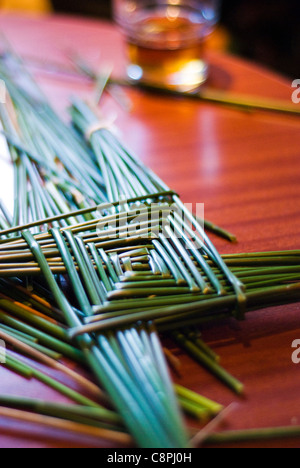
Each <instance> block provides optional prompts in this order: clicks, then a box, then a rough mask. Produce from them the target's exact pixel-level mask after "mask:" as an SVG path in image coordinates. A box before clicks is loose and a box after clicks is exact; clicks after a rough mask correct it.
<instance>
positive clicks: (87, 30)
mask: <svg viewBox="0 0 300 468" xmlns="http://www.w3.org/2000/svg"><path fill="white" fill-rule="evenodd" d="M0 28H1V31H2V32H4V33H5V35H6V36H7V37H8V39H9V40H10V41H11V43H12V45H13V46H14V47H15V48H16V50H17V51H18V52H19V53H20V54H21V55H22V56H23V57H27V58H28V57H31V58H37V59H39V60H42V61H44V63H45V64H47V62H48V61H49V60H51V61H52V60H55V61H58V62H59V63H61V64H66V56H65V51H66V50H68V49H76V51H77V52H78V53H79V54H82V55H84V57H85V58H86V59H87V60H88V61H89V62H90V63H91V64H94V65H95V66H96V67H99V66H100V65H101V64H106V63H107V62H109V63H113V64H114V66H115V72H116V73H118V74H120V73H122V69H123V66H124V46H123V41H122V37H121V35H120V33H119V32H118V31H117V30H116V29H115V28H114V27H113V26H111V25H109V24H105V23H98V22H95V21H87V20H80V19H69V18H63V17H49V18H44V19H30V18H27V19H24V18H18V17H12V16H0ZM209 60H210V63H211V79H210V85H211V86H214V87H216V88H221V89H224V90H231V91H234V92H239V93H245V94H248V95H251V94H252V95H255V96H262V97H272V98H282V99H285V100H286V101H287V102H291V94H292V91H293V89H292V88H291V82H290V81H289V80H286V79H283V78H281V77H278V76H277V75H276V74H274V73H271V72H268V71H266V70H264V69H261V68H258V67H257V66H256V65H255V64H249V63H245V62H243V61H242V60H240V59H237V58H234V57H231V56H228V55H224V54H221V53H219V52H213V51H211V52H210V53H209ZM36 76H37V78H38V81H39V83H40V84H41V86H42V88H43V89H44V90H45V92H47V94H48V95H49V96H50V99H51V101H52V102H53V105H54V106H55V107H56V109H58V110H59V111H61V112H62V113H63V112H64V111H63V109H64V108H65V105H66V103H67V102H68V98H69V96H70V94H75V93H76V94H79V95H80V96H87V95H88V93H89V92H90V91H91V87H90V86H89V85H88V84H87V83H85V82H82V81H80V80H76V79H73V78H71V77H68V76H65V77H63V76H60V77H58V76H55V75H53V74H49V75H47V76H46V75H45V74H44V73H36ZM294 78H300V77H294ZM127 94H128V96H129V97H130V99H131V101H132V110H131V113H130V114H128V113H127V112H125V111H124V110H122V109H121V108H120V107H119V106H117V105H116V104H115V103H113V101H112V100H111V99H110V98H109V99H105V102H103V108H104V111H105V113H106V115H111V114H112V113H114V112H115V111H117V113H118V118H117V125H118V127H119V128H120V130H121V135H122V138H123V139H124V140H125V141H126V142H127V143H128V144H129V146H131V147H132V148H133V150H134V151H135V152H136V153H137V154H138V155H139V156H140V157H141V158H142V159H143V161H144V162H145V163H146V164H147V165H149V166H150V167H151V168H152V169H153V170H154V171H156V172H157V173H158V174H159V175H160V176H161V177H162V178H163V179H164V180H165V181H166V182H167V183H168V184H169V186H170V187H171V188H173V189H174V190H176V191H178V192H179V193H180V194H181V196H182V198H183V200H184V201H185V202H189V203H202V202H203V203H205V212H206V217H207V218H208V219H211V220H212V221H214V222H216V223H219V224H220V225H222V226H224V227H225V228H227V229H229V230H231V231H233V232H234V233H235V234H236V235H237V236H238V239H239V243H238V244H237V245H230V244H228V243H226V242H225V241H222V240H220V239H217V238H215V237H213V240H214V242H215V244H216V246H217V247H218V248H219V250H220V252H222V253H227V252H242V251H249V252H250V251H252V252H254V251H259V250H282V249H290V248H291V249H294V248H295V249H296V248H299V239H300V203H299V200H300V184H299V180H300V131H299V130H300V120H299V117H291V116H285V115H275V114H269V113H263V112H252V113H249V112H244V111H240V110H237V109H229V108H225V107H221V106H217V105H209V104H204V103H199V102H192V101H186V100H182V99H174V98H170V97H162V96H155V95H150V94H147V93H143V92H141V91H138V90H131V91H127ZM299 105H300V104H299ZM203 335H204V338H205V340H206V341H207V342H208V343H209V344H210V345H212V347H213V348H214V349H215V350H217V351H218V353H219V354H220V355H221V357H222V364H223V365H224V367H225V368H227V369H228V370H229V371H230V372H231V373H232V374H233V375H235V376H236V377H238V378H239V379H241V380H242V381H243V382H244V383H245V386H246V396H245V398H243V399H238V398H237V397H235V396H234V395H232V393H231V392H230V391H229V390H227V389H226V388H224V387H223V386H222V385H221V384H219V383H218V382H217V381H216V380H215V379H214V378H213V377H211V376H210V375H208V374H207V373H206V372H205V371H204V370H203V369H201V368H200V367H199V366H197V365H196V364H195V363H194V362H193V361H192V360H191V359H190V358H188V357H187V356H185V355H184V354H183V353H179V355H180V357H181V359H182V363H183V372H182V374H183V375H182V379H180V380H179V381H180V382H182V383H184V384H185V385H186V386H188V387H190V388H191V389H194V390H196V391H198V392H200V393H202V394H204V395H206V396H208V397H211V398H213V399H216V400H217V401H219V402H221V403H223V404H225V405H227V404H230V403H231V402H236V403H237V407H236V409H235V410H234V411H233V412H232V413H231V415H230V416H229V417H228V423H227V424H226V426H225V427H226V428H227V429H236V428H239V429H247V428H255V427H265V426H280V425H290V424H300V393H299V384H300V365H299V366H297V365H295V364H293V363H292V360H291V354H292V348H291V344H292V342H293V341H294V340H295V339H300V305H299V304H295V305H291V306H287V307H278V308H273V309H268V310H264V311H259V312H255V313H251V314H250V315H249V316H248V317H247V320H246V321H245V322H243V323H236V322H235V321H233V320H229V321H226V322H223V323H219V324H212V325H210V326H207V327H205V329H204V330H203ZM0 391H1V393H10V394H17V395H25V396H33V397H39V398H43V399H47V400H56V401H65V400H64V399H63V398H62V397H60V396H59V395H57V394H56V393H55V392H54V391H52V390H50V389H48V388H46V387H44V386H43V385H42V384H40V383H39V382H36V381H34V380H33V381H29V382H28V381H24V380H23V379H22V378H21V377H18V376H17V375H15V374H13V373H11V372H9V371H7V370H5V369H4V368H3V366H2V367H0ZM91 445H93V446H94V445H96V446H99V447H102V446H105V445H107V444H103V443H102V442H101V441H92V440H87V439H85V440H84V439H80V440H78V437H75V436H66V435H65V434H61V433H59V434H58V433H56V432H53V431H52V432H51V431H49V430H45V429H41V428H37V427H33V426H32V427H31V426H30V427H29V426H25V425H23V424H18V423H12V422H8V421H6V420H4V419H2V418H0V447H62V446H63V447H74V446H80V447H81V446H91ZM240 446H243V447H245V446H249V447H258V446H262V447H299V446H300V441H299V440H298V441H297V440H289V441H276V442H264V443H260V444H258V443H251V444H250V443H249V444H242V445H240Z"/></svg>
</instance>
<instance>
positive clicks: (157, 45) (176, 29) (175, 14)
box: [127, 6, 208, 90]
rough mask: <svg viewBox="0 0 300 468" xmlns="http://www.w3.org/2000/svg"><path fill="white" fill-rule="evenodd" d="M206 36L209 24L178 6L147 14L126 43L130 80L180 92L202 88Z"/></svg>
mask: <svg viewBox="0 0 300 468" xmlns="http://www.w3.org/2000/svg"><path fill="white" fill-rule="evenodd" d="M207 32H208V24H207V22H205V21H203V17H202V16H201V17H200V16H199V14H197V13H195V12H192V11H185V10H184V9H183V8H180V7H175V6H172V7H167V8H164V9H159V10H157V11H154V12H152V13H151V11H150V12H148V13H147V14H145V15H143V16H142V17H141V18H139V19H138V20H137V21H136V22H135V23H134V25H133V29H132V33H131V34H130V35H129V37H128V39H127V42H128V53H129V60H130V65H129V67H128V75H129V77H130V78H131V79H134V80H144V81H146V82H150V83H154V84H157V85H159V84H163V85H164V86H168V87H171V88H177V89H180V90H191V89H195V88H197V87H199V85H201V84H202V83H203V82H204V81H205V80H206V79H207V72H208V67H207V64H206V62H205V60H204V38H205V36H206V35H207Z"/></svg>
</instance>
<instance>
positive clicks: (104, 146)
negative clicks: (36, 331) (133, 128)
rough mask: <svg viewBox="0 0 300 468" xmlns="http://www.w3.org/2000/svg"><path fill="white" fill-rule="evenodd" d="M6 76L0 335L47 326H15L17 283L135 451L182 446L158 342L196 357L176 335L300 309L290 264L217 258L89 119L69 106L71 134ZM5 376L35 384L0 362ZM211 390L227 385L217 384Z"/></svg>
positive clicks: (296, 255)
mask: <svg viewBox="0 0 300 468" xmlns="http://www.w3.org/2000/svg"><path fill="white" fill-rule="evenodd" d="M10 60H11V57H10ZM13 63H14V65H16V64H15V60H14V59H13ZM19 66H20V65H18V64H17V68H18V67H19ZM7 67H8V64H7V58H6V60H5V62H4V64H1V67H0V71H1V74H2V77H3V79H4V80H5V81H6V84H7V88H8V91H9V93H10V99H11V100H10V101H9V102H8V104H7V105H6V106H1V107H0V110H1V118H2V123H3V133H4V135H5V137H6V141H7V145H8V148H9V150H10V153H11V156H12V160H13V163H14V171H15V181H16V183H15V200H17V201H18V203H15V209H14V214H13V216H12V217H11V216H10V215H9V214H8V213H7V212H6V210H5V208H4V207H3V206H1V212H2V215H1V218H0V221H1V224H2V227H3V230H2V231H1V232H0V239H1V240H0V285H1V289H0V303H1V307H2V308H3V309H4V310H6V311H7V312H8V314H0V323H1V324H6V326H7V325H9V326H11V325H12V324H14V325H15V326H17V325H18V327H20V324H18V323H17V325H16V322H15V321H13V318H12V317H11V314H12V315H17V316H18V317H20V316H21V317H22V318H24V319H25V320H29V321H30V320H32V321H33V322H32V323H34V324H35V325H36V326H37V328H39V327H45V323H44V322H43V320H37V319H35V318H34V317H32V315H31V312H30V310H28V309H26V314H25V315H21V314H22V313H23V312H24V310H25V309H24V306H23V309H22V306H21V305H20V304H16V303H13V304H12V302H14V301H13V298H12V288H13V287H14V285H15V286H16V287H17V288H19V289H16V291H15V294H16V295H17V291H19V293H18V294H20V291H21V290H20V288H23V289H22V294H23V296H24V294H25V296H26V294H29V291H30V288H29V289H28V288H27V289H26V287H25V286H26V284H27V283H26V282H28V284H29V285H31V287H32V288H33V293H32V294H33V298H34V301H35V302H36V301H40V302H39V303H40V304H41V303H42V304H44V302H43V300H44V299H42V298H38V296H36V294H38V292H39V291H42V292H43V295H44V294H45V295H46V296H47V297H48V299H49V303H50V304H51V307H50V308H49V304H48V305H47V307H46V313H47V314H48V315H49V316H50V318H51V319H52V318H53V317H52V315H51V314H50V312H51V313H52V312H53V313H54V317H55V318H56V319H57V318H59V321H60V323H62V324H63V328H62V330H57V328H55V325H54V326H53V325H52V326H51V333H53V332H55V334H56V335H58V336H60V337H62V338H63V340H64V346H63V347H62V348H60V349H63V351H64V353H65V355H67V356H69V357H70V356H71V357H72V358H73V357H75V358H76V357H78V352H79V353H81V354H80V359H81V362H84V363H87V364H88V365H89V367H90V368H91V370H92V371H93V373H94V375H95V376H96V377H97V380H98V381H99V383H100V385H101V387H103V388H104V389H105V391H106V394H107V395H108V396H109V399H110V401H111V402H112V404H113V407H114V408H115V409H116V410H117V412H118V414H119V415H121V420H122V422H123V424H124V425H125V427H126V429H127V431H128V432H129V433H130V434H131V435H132V436H133V438H134V440H135V441H136V443H137V444H138V445H140V446H142V447H164V448H168V447H187V446H189V437H188V433H187V431H186V428H185V424H184V422H183V418H182V414H181V410H180V409H179V401H180V403H182V400H180V399H179V401H178V398H177V397H176V396H175V391H174V388H173V385H172V383H171V379H170V375H169V371H168V368H167V365H166V361H165V357H164V354H163V350H162V347H161V344H160V341H159V337H158V333H157V330H158V331H164V332H168V333H169V334H170V336H171V337H172V338H173V339H174V340H175V341H176V342H177V343H179V344H180V345H181V346H182V347H183V348H185V349H187V351H189V352H190V353H191V354H193V353H194V354H195V352H194V351H195V346H196V345H195V343H196V341H197V339H196V338H194V337H193V336H192V335H193V333H192V332H191V331H188V329H187V327H189V326H194V325H195V324H201V323H204V322H206V321H208V320H215V319H218V318H224V317H231V316H234V317H236V318H238V319H243V318H244V316H245V312H247V311H251V310H253V309H255V310H256V309H259V308H263V307H265V306H268V305H274V304H281V303H283V304H284V303H289V302H295V301H298V300H299V299H300V267H299V264H300V252H299V251H291V252H277V253H274V252H266V253H254V254H240V255H227V256H221V255H220V254H219V253H218V251H217V250H216V248H215V247H214V245H213V243H212V242H211V240H210V238H209V237H208V235H207V234H206V229H205V227H206V228H212V229H213V230H214V231H215V232H217V233H220V234H221V235H223V236H224V235H225V236H227V237H229V238H231V236H230V234H227V233H225V232H224V231H223V230H222V229H219V228H217V227H214V226H212V225H211V224H210V223H208V222H205V223H204V226H203V225H202V221H201V220H200V219H198V218H197V217H196V216H195V215H194V214H193V213H191V212H190V211H189V210H188V209H187V208H186V206H185V205H184V204H183V203H182V202H181V200H180V198H179V196H178V195H177V194H176V193H175V192H173V191H172V190H170V189H169V187H167V186H166V184H164V182H162V181H161V180H160V179H159V178H158V177H157V176H156V175H155V174H154V173H153V172H152V171H151V170H150V169H148V168H147V167H145V166H144V165H143V164H142V162H141V161H140V160H139V159H138V158H137V157H135V156H134V155H133V154H132V152H131V151H129V150H128V149H127V148H126V147H125V145H123V143H122V142H121V141H120V140H119V139H118V138H117V137H116V136H115V135H114V134H113V133H112V132H110V131H109V129H108V128H104V127H103V126H100V125H99V123H98V120H99V119H98V116H97V112H95V110H94V109H93V108H91V107H90V106H88V105H87V104H85V103H84V102H81V101H79V100H74V101H73V105H72V107H71V109H70V114H71V117H72V123H73V127H74V128H75V129H76V132H74V129H71V128H69V127H68V126H66V125H64V124H63V123H62V122H61V120H60V119H59V118H58V117H57V116H56V114H55V113H54V112H53V111H52V109H51V108H50V106H49V105H48V104H47V102H45V99H44V97H43V96H41V94H40V93H39V91H38V90H37V89H36V87H35V85H34V84H33V83H32V81H31V79H30V78H29V79H28V83H27V89H23V88H22V87H21V88H20V87H19V85H18V84H17V83H16V82H15V80H14V79H13V78H12V77H11V75H10V74H9V73H8V70H9V67H8V68H7ZM21 70H22V71H23V68H22V67H21ZM28 87H29V89H30V92H28ZM41 116H42V119H41ZM100 127H101V128H100ZM91 129H94V130H93V131H91ZM95 129H96V130H95ZM87 137H88V142H86V141H84V139H85V138H87ZM10 279H11V282H9V281H10ZM20 281H21V283H20ZM8 290H9V291H10V296H9V297H8V296H6V295H8ZM30 297H31V296H30ZM54 301H55V305H54V304H53V302H54ZM25 307H26V306H25ZM44 309H45V305H44ZM22 330H23V328H22ZM26 330H27V331H28V329H26ZM19 331H20V330H19ZM31 332H32V331H31ZM195 340H196V341H195ZM56 345H57V343H56ZM65 345H66V346H65ZM60 346H61V345H60ZM72 346H76V347H78V348H79V349H77V348H76V350H75V351H74V348H70V347H72ZM9 364H10V365H11V366H12V368H15V369H17V370H19V371H20V369H21V370H22V371H23V372H25V375H26V373H29V374H30V372H32V370H31V369H28V368H24V367H20V365H19V364H18V362H16V361H14V357H13V356H10V355H9ZM13 366H14V367H13ZM214 367H216V364H214ZM33 375H35V376H37V375H38V376H39V378H41V376H40V374H37V373H36V372H35V371H34V374H33ZM219 376H220V373H219ZM222 378H223V380H224V379H225V380H226V382H227V383H228V381H229V379H228V377H227V376H224V373H222ZM230 383H231V388H233V389H234V390H235V391H236V392H237V393H240V392H241V391H242V387H241V385H240V384H239V383H237V382H236V381H234V382H233V381H232V380H231V381H230ZM52 385H53V382H52ZM55 388H57V386H56V387H55ZM59 389H60V391H62V392H63V393H64V394H67V395H68V396H69V395H70V393H69V392H67V393H66V389H65V388H61V387H59ZM71 396H72V398H73V399H74V400H75V401H76V402H80V403H82V402H84V403H87V404H89V405H92V406H93V402H92V403H91V402H87V401H86V400H85V399H84V400H82V397H80V396H78V395H76V394H74V393H72V394H71ZM185 403H186V404H187V402H186V401H185ZM206 403H207V402H206ZM210 404H211V403H210ZM94 405H95V403H94ZM102 410H103V408H102ZM219 410H220V408H219ZM105 414H106V413H105ZM115 416H116V415H115ZM115 416H114V417H115ZM106 417H107V414H106ZM110 417H111V415H110ZM118 423H120V421H118ZM118 429H120V426H118ZM122 429H123V431H124V426H123V427H122ZM102 435H103V434H102ZM123 435H124V434H123ZM110 436H112V435H111V434H110ZM117 436H118V437H121V436H120V434H117ZM122 440H123V439H122Z"/></svg>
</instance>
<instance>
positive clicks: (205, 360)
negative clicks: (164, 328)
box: [171, 332, 244, 395]
mask: <svg viewBox="0 0 300 468" xmlns="http://www.w3.org/2000/svg"><path fill="white" fill-rule="evenodd" d="M171 336H172V338H173V339H174V340H175V341H176V342H177V343H178V344H179V345H180V346H181V347H183V348H184V349H185V350H186V351H187V352H188V353H189V354H190V355H191V356H192V357H193V358H194V359H196V360H197V361H198V362H199V363H200V364H202V365H204V366H205V367H206V368H207V369H208V370H209V371H210V372H211V373H212V374H214V375H215V376H216V377H217V378H218V379H219V380H221V381H222V382H223V383H225V385H227V386H228V387H229V388H230V389H231V390H233V391H234V392H235V393H237V394H238V395H241V394H242V393H243V392H244V386H243V384H242V383H241V382H239V381H238V380H237V379H235V378H234V377H232V376H231V375H230V374H229V373H228V372H226V371H225V370H224V369H223V368H222V367H221V366H220V365H219V364H218V363H217V362H216V361H214V360H212V359H211V358H210V357H208V356H207V355H206V354H205V353H203V352H202V351H201V350H200V349H199V348H198V347H197V346H195V344H194V343H193V342H192V341H190V340H188V339H187V338H186V337H185V336H184V335H183V334H182V333H180V332H172V333H171Z"/></svg>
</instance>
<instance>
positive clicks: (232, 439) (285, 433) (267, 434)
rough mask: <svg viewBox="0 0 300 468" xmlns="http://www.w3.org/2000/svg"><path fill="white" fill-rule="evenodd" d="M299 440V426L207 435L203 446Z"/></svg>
mask: <svg viewBox="0 0 300 468" xmlns="http://www.w3.org/2000/svg"><path fill="white" fill-rule="evenodd" d="M293 438H297V439H298V438H300V426H287V427H276V428H275V427H274V428H264V429H248V430H242V431H225V432H219V433H216V434H211V435H209V436H208V437H207V438H206V440H205V441H204V445H215V444H230V443H239V442H252V441H271V440H282V439H293Z"/></svg>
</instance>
